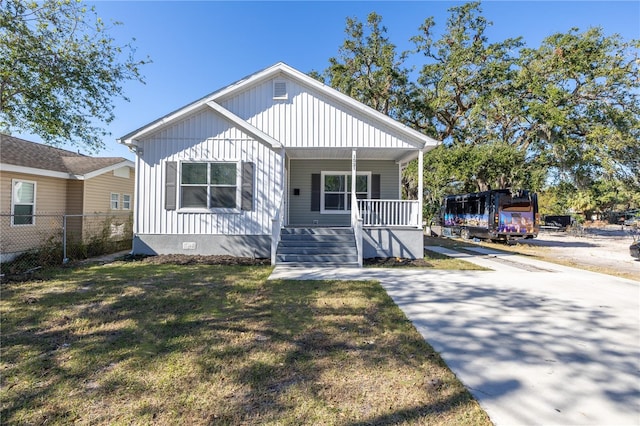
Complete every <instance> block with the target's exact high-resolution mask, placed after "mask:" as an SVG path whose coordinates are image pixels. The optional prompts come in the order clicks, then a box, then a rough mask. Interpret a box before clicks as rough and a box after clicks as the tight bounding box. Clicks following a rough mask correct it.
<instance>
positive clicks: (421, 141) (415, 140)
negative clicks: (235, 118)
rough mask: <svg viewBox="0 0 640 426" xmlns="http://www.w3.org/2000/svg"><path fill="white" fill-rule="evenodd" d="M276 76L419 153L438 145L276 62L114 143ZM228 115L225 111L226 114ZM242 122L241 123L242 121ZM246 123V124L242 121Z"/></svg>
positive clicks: (133, 139) (130, 139)
mask: <svg viewBox="0 0 640 426" xmlns="http://www.w3.org/2000/svg"><path fill="white" fill-rule="evenodd" d="M279 73H282V74H284V75H285V76H288V77H290V78H292V79H294V80H297V81H298V82H300V83H302V84H303V85H306V86H311V87H313V88H314V89H316V90H318V91H320V92H321V93H324V94H325V95H326V96H327V97H329V98H331V99H333V100H335V101H337V102H339V103H342V104H344V105H346V106H348V107H350V108H352V109H354V110H356V111H358V112H360V113H362V114H364V115H366V116H368V117H370V118H372V119H374V120H376V121H378V122H381V123H382V124H384V125H386V126H387V127H389V128H391V129H392V130H395V131H397V132H399V133H401V134H402V135H404V136H406V137H407V138H408V139H409V140H408V141H407V142H409V143H411V144H412V145H414V146H415V147H416V148H419V149H427V147H428V146H431V147H435V146H437V145H438V144H439V143H440V142H439V141H437V140H435V139H433V138H430V137H429V136H427V135H424V134H422V133H420V132H418V131H416V130H414V129H412V128H410V127H408V126H406V125H404V124H402V123H400V122H398V121H396V120H394V119H392V118H391V117H388V116H386V115H384V114H382V113H381V112H378V111H376V110H375V109H373V108H371V107H369V106H367V105H364V104H362V103H361V102H359V101H356V100H355V99H353V98H351V97H349V96H347V95H345V94H344V93H341V92H339V91H337V90H336V89H334V88H332V87H330V86H327V85H326V84H324V83H322V82H320V81H318V80H316V79H314V78H312V77H309V76H308V75H306V74H304V73H302V72H300V71H298V70H296V69H295V68H292V67H290V66H289V65H287V64H285V63H283V62H278V63H277V64H275V65H273V66H271V67H269V68H266V69H264V70H262V71H258V72H256V73H254V74H251V75H249V76H248V77H245V78H243V79H241V80H238V81H236V82H235V83H232V84H230V85H228V86H226V87H224V88H222V89H220V90H218V91H216V92H214V93H211V94H209V95H207V96H205V97H204V98H201V99H200V100H197V101H195V102H193V103H191V104H189V105H187V106H185V107H183V108H180V109H178V110H176V111H174V112H172V113H170V114H168V115H166V116H164V117H162V118H160V119H158V120H156V121H153V122H151V123H150V124H147V125H146V126H143V127H141V128H139V129H138V130H135V131H133V132H131V133H129V134H127V135H125V136H123V137H121V138H119V139H118V142H119V143H121V144H125V145H135V144H136V139H140V138H141V137H144V136H145V135H148V134H150V133H152V132H154V131H157V130H159V129H160V128H162V127H163V126H165V125H167V124H170V123H171V122H173V121H174V120H176V119H179V118H180V117H183V116H185V115H187V114H190V113H192V112H194V111H196V110H198V109H200V108H202V107H203V106H204V105H206V104H208V103H209V102H211V101H214V102H216V101H219V100H221V99H224V98H226V97H228V96H229V95H231V94H233V93H234V92H236V91H240V90H242V89H243V88H244V87H247V86H251V85H254V84H257V83H259V82H260V81H263V80H265V79H268V78H271V77H273V76H275V75H277V74H279ZM227 111H228V110H227ZM242 121H244V120H242ZM245 123H246V121H245ZM256 130H258V129H256Z"/></svg>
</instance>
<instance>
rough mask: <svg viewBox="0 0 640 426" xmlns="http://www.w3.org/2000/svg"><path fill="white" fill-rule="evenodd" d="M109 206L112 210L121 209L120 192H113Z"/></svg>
mask: <svg viewBox="0 0 640 426" xmlns="http://www.w3.org/2000/svg"><path fill="white" fill-rule="evenodd" d="M109 208H110V209H111V210H120V194H118V193H117V192H112V193H111V198H110V202H109Z"/></svg>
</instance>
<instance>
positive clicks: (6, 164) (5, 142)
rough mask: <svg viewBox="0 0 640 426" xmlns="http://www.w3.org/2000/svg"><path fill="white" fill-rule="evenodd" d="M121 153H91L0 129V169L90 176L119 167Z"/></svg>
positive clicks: (123, 163) (123, 161)
mask: <svg viewBox="0 0 640 426" xmlns="http://www.w3.org/2000/svg"><path fill="white" fill-rule="evenodd" d="M125 166H128V167H134V164H133V162H132V161H130V160H127V159H126V158H122V157H90V156H88V155H83V154H78V153H76V152H73V151H67V150H64V149H60V148H56V147H53V146H48V145H43V144H40V143H35V142H30V141H27V140H24V139H20V138H16V137H14V136H9V135H5V134H1V133H0V169H1V170H3V171H13V172H20V173H29V174H35V175H41V176H50V177H58V178H63V179H90V178H92V177H95V176H98V175H101V174H103V173H106V172H109V171H111V170H115V169H117V168H120V167H125Z"/></svg>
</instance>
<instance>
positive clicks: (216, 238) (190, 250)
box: [132, 234, 271, 259]
mask: <svg viewBox="0 0 640 426" xmlns="http://www.w3.org/2000/svg"><path fill="white" fill-rule="evenodd" d="M132 253H133V254H147V255H157V254H187V255H204V256H211V255H229V256H236V257H252V258H260V259H262V258H270V257H271V236H270V235H186V234H181V235H159V234H138V235H136V236H134V237H133V250H132Z"/></svg>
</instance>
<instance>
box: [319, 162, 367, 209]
mask: <svg viewBox="0 0 640 426" xmlns="http://www.w3.org/2000/svg"><path fill="white" fill-rule="evenodd" d="M321 188H322V194H321V198H320V200H321V203H322V204H321V211H322V212H324V213H346V212H349V211H351V173H350V172H322V187H321ZM370 194H371V173H369V172H362V173H357V175H356V197H357V198H359V199H366V198H370Z"/></svg>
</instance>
